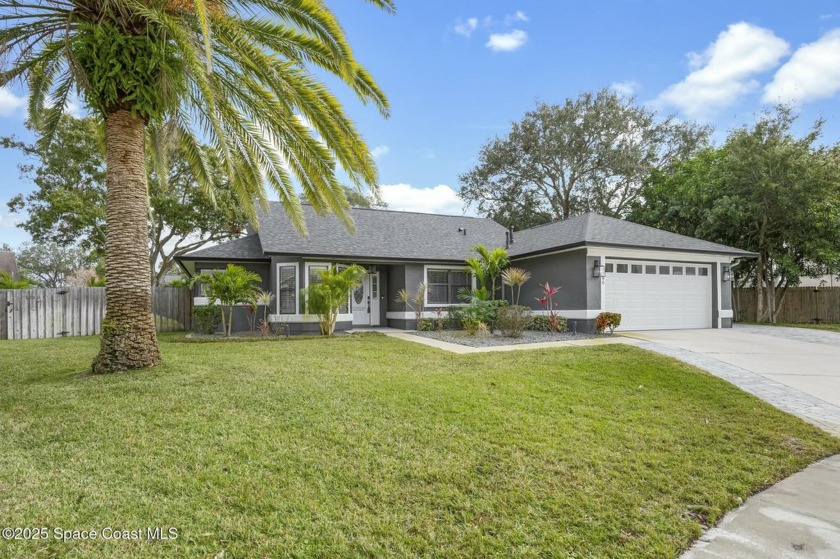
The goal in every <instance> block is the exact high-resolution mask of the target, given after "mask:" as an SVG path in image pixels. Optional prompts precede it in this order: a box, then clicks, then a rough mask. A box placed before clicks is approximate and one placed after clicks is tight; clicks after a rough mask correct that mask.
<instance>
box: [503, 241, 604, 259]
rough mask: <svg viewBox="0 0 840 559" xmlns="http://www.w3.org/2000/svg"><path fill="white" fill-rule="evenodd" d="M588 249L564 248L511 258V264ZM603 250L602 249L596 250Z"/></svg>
mask: <svg viewBox="0 0 840 559" xmlns="http://www.w3.org/2000/svg"><path fill="white" fill-rule="evenodd" d="M511 246H513V245H511ZM586 249H587V248H586V247H573V248H564V249H560V250H552V251H551V252H541V253H539V254H529V255H527V256H511V257H510V261H511V263H514V262H519V261H520V260H528V259H529V258H542V257H544V256H551V255H552V254H563V253H564V252H574V251H576V250H586ZM596 250H601V249H596Z"/></svg>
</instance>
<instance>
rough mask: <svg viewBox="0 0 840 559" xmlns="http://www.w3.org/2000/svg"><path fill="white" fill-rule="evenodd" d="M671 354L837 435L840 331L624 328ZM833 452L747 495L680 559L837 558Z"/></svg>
mask: <svg viewBox="0 0 840 559" xmlns="http://www.w3.org/2000/svg"><path fill="white" fill-rule="evenodd" d="M625 336H627V337H628V338H629V341H630V342H631V343H633V344H635V345H638V346H641V347H643V348H646V349H650V350H652V351H656V352H658V353H663V354H665V355H670V356H672V357H676V358H678V359H681V360H683V361H686V362H688V363H691V364H692V365H695V366H697V367H699V368H701V369H705V370H706V371H709V372H710V373H712V374H714V375H716V376H719V377H721V378H723V379H725V380H728V381H729V382H731V383H732V384H735V385H736V386H739V387H740V388H742V389H744V390H746V391H747V392H750V393H752V394H754V395H756V396H758V397H759V398H761V399H763V400H766V401H767V402H769V403H771V404H773V405H774V406H776V407H778V408H780V409H782V410H784V411H786V412H789V413H792V414H794V415H798V416H799V417H801V418H803V419H805V420H806V421H809V422H811V423H813V424H815V425H817V426H819V427H822V428H823V429H825V430H827V431H829V432H831V433H834V434H835V435H840V334H836V333H833V332H825V331H821V330H810V329H805V328H782V327H777V326H736V327H735V328H733V329H726V330H679V331H677V330H671V331H660V332H630V333H626V334H625ZM838 474H840V455H837V456H833V457H831V458H828V459H826V460H824V461H822V462H818V463H817V464H814V465H812V466H811V467H809V468H807V469H805V470H804V471H802V472H800V473H798V474H796V475H794V476H791V477H790V478H788V479H786V480H783V481H782V482H780V483H778V484H776V485H775V486H773V487H771V488H770V489H768V490H766V491H764V492H762V493H759V494H758V495H754V496H753V497H750V498H749V499H747V501H746V503H745V504H744V505H743V506H742V507H740V508H738V509H736V510H734V511H732V512H730V513H729V514H727V515H726V517H724V519H723V520H722V521H721V523H720V524H719V525H718V526H717V527H715V528H712V529H711V530H709V531H708V532H707V533H706V534H704V535H703V536H702V537H701V538H700V540H699V541H698V542H697V543H696V544H695V545H694V546H693V547H692V548H691V549H689V550H688V551H687V552H686V553H685V554H683V556H682V558H681V559H762V558H765V557H779V558H780V559H786V558H790V559H804V558H813V559H829V558H835V557H840V499H838V498H837V494H838V491H840V476H839V475H838Z"/></svg>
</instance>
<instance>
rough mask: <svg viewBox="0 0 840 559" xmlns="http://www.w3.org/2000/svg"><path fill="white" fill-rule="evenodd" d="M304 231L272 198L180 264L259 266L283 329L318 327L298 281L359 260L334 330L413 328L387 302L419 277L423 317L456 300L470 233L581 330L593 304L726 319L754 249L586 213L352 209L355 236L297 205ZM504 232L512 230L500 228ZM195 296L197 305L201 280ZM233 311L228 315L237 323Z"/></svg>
mask: <svg viewBox="0 0 840 559" xmlns="http://www.w3.org/2000/svg"><path fill="white" fill-rule="evenodd" d="M304 214H305V217H306V225H307V228H308V230H309V236H308V237H307V238H302V237H300V235H298V233H297V232H296V231H295V229H294V228H293V227H292V225H291V223H290V221H289V219H288V217H287V216H286V214H285V212H284V210H283V208H282V206H281V205H280V204H279V203H277V202H272V203H270V205H269V210H268V211H267V212H266V213H262V214H260V215H259V218H258V221H259V230H258V232H253V233H252V234H249V235H248V236H246V237H243V238H240V239H236V240H233V241H229V242H227V243H223V244H220V245H217V246H214V247H210V248H205V249H202V250H198V251H196V252H193V253H190V254H188V255H186V256H183V257H181V258H180V261H179V263H180V265H181V266H182V267H183V268H184V270H186V271H187V273H189V274H195V273H200V272H202V271H211V270H215V269H221V268H224V267H225V266H226V265H227V264H228V263H235V264H238V265H241V266H244V267H245V268H247V269H249V270H252V271H254V272H256V273H257V274H259V276H260V277H261V278H262V288H263V289H265V290H270V291H272V292H273V293H274V294H275V295H276V301H275V303H274V305H273V307H272V309H271V318H272V320H274V321H282V322H286V323H288V324H289V327H290V330H291V331H292V332H302V331H317V322H316V317H315V316H313V315H310V314H307V312H306V302H305V301H304V300H303V299H302V297H301V295H300V291H301V289H303V288H305V287H307V286H308V285H309V282H310V281H311V280H312V279H314V278H317V277H318V276H317V270H319V269H323V268H325V267H327V266H329V265H330V264H360V265H362V266H364V267H365V268H366V269H367V271H368V274H367V275H366V276H365V278H364V280H363V285H362V287H361V288H359V289H357V290H356V291H355V292H354V293H353V294H352V295H351V297H350V300H349V301H348V305H347V307H346V308H345V309H343V310H342V313H341V314H340V316H339V321H338V324H337V325H336V329H337V330H347V329H350V328H360V327H367V326H390V327H394V328H402V329H413V328H414V326H415V325H414V313H413V312H411V310H410V309H407V308H404V306H403V305H401V304H399V303H397V302H396V301H395V297H396V294H397V292H398V291H399V290H400V289H403V288H405V289H408V290H415V289H416V288H417V286H418V284H420V283H426V284H428V286H429V287H428V291H427V293H426V304H425V308H424V313H425V316H428V317H433V316H435V310H436V309H441V308H442V309H447V308H449V307H452V306H455V305H458V304H460V301H458V299H457V296H456V293H457V291H458V289H459V288H460V287H463V286H468V285H470V284H471V278H470V277H469V276H468V275H467V274H466V273H465V271H464V259H465V258H467V257H469V256H472V253H471V249H472V247H473V246H475V245H476V244H478V243H480V244H483V245H485V246H487V247H489V248H494V247H499V246H501V247H504V246H507V248H508V253H509V255H510V258H511V265H513V266H517V267H521V268H525V269H526V270H528V271H529V272H531V281H530V282H529V283H527V284H526V285H525V286H524V287H523V289H522V294H521V299H520V303H521V304H525V305H529V306H532V307H533V308H534V309H535V313H539V312H542V311H541V308H540V306H539V304H538V303H537V301H536V297H537V296H538V295H540V288H539V284H540V283H544V282H546V281H547V282H549V283H551V285H559V286H560V287H561V289H560V293H559V294H558V295H557V296H555V299H554V300H555V306H556V308H557V310H558V312H559V314H561V315H562V316H565V317H566V318H567V319H568V320H569V323H570V327H576V328H577V330H578V331H590V330H592V328H593V323H594V319H595V317H596V316H597V315H598V314H599V313H601V312H603V311H612V312H620V313H621V314H622V315H623V319H622V325H621V330H645V329H664V328H728V327H731V326H732V310H731V309H732V306H731V297H730V293H731V289H730V283H729V276H730V268H731V265H732V262H733V261H734V260H735V259H737V258H748V257H753V256H754V255H753V253H750V252H746V251H743V250H740V249H737V248H732V247H728V246H724V245H719V244H715V243H710V242H707V241H703V240H699V239H694V238H691V237H686V236H683V235H677V234H674V233H670V232H666V231H662V230H659V229H654V228H651V227H645V226H643V225H638V224H635V223H631V222H628V221H623V220H619V219H614V218H611V217H606V216H602V215H599V214H594V213H588V214H585V215H580V216H577V217H572V218H570V219H566V220H563V221H557V222H554V223H549V224H547V225H542V226H539V227H534V228H532V229H526V230H523V231H516V232H512V233H511V232H509V231H508V229H507V228H506V227H504V226H502V225H500V224H498V223H496V222H495V221H493V220H490V219H485V218H476V217H464V216H449V215H433V214H422V213H411V212H399V211H389V210H372V209H364V208H353V209H352V210H350V214H351V216H352V217H353V220H354V222H355V224H356V233H355V235H351V234H349V233H348V232H347V231H346V230H345V228H344V226H343V225H342V224H341V223H340V222H339V221H338V220H337V219H336V218H335V217H334V216H318V215H317V214H316V213H315V212H314V210H313V209H312V207H311V206H308V205H304ZM508 235H509V236H510V237H512V239H511V238H510V237H508ZM195 295H196V297H195V304H196V305H202V304H207V301H206V299H205V298H203V297H202V293H201V292H200V291H198V290H197V291H196V293H195ZM246 325H247V320H246V317H245V314H244V310H242V311H240V312H239V313H238V314H237V316H236V317H235V318H234V328H235V329H239V330H242V329H245V328H246Z"/></svg>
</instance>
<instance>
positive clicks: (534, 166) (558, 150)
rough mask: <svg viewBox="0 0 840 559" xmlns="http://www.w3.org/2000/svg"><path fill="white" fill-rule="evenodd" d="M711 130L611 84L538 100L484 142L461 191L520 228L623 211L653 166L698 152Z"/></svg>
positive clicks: (485, 210) (468, 200) (470, 200)
mask: <svg viewBox="0 0 840 559" xmlns="http://www.w3.org/2000/svg"><path fill="white" fill-rule="evenodd" d="M708 135H709V129H708V128H706V127H702V126H698V125H695V124H692V123H684V122H678V121H677V120H675V119H673V118H665V119H660V118H658V116H657V114H656V113H654V112H653V111H650V110H648V109H645V108H643V107H639V106H637V105H635V104H634V100H633V99H628V98H626V97H622V96H621V95H618V94H617V93H615V92H612V91H610V90H606V89H604V90H601V91H598V92H595V93H592V92H587V93H582V94H580V95H579V96H578V97H577V98H576V99H571V98H569V99H566V101H565V102H564V103H563V104H561V105H554V104H549V103H544V102H539V103H537V106H536V108H535V109H534V110H532V111H529V112H528V113H526V114H525V117H524V118H523V119H522V120H521V121H519V122H514V123H513V125H512V127H511V130H510V132H509V133H508V134H507V136H505V137H502V138H498V137H497V138H494V139H493V140H491V141H490V142H488V143H487V144H486V145H484V146H483V147H482V148H481V151H480V153H479V156H478V164H477V165H476V166H475V167H474V168H473V169H472V170H470V171H468V172H467V173H464V174H462V175H461V176H460V177H459V180H460V192H459V195H460V197H461V198H462V199H463V200H464V201H465V202H466V203H474V204H476V206H477V209H478V212H479V213H480V214H482V215H485V216H487V217H490V218H493V219H495V220H496V221H499V222H500V223H503V224H505V225H512V226H514V227H516V228H518V229H523V228H527V227H531V226H534V225H538V224H541V223H546V222H549V221H553V220H556V219H565V218H567V217H570V216H573V215H576V214H579V213H584V212H587V211H596V212H599V213H602V214H605V215H612V216H616V217H623V216H624V215H626V214H627V212H628V211H629V209H630V206H631V204H632V203H633V202H634V201H635V200H636V199H637V197H638V192H639V189H640V188H641V186H642V184H643V182H644V179H645V178H646V177H647V176H648V175H649V174H650V173H651V171H653V170H655V169H664V168H666V167H667V166H668V165H669V164H670V163H671V162H672V161H675V160H677V159H681V158H685V157H688V156H690V155H693V154H694V153H696V151H697V150H698V149H699V148H701V147H703V146H705V145H706V143H707V139H708Z"/></svg>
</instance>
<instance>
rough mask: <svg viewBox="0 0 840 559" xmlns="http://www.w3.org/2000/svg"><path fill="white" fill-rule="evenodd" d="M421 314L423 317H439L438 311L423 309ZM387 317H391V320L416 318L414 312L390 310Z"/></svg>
mask: <svg viewBox="0 0 840 559" xmlns="http://www.w3.org/2000/svg"><path fill="white" fill-rule="evenodd" d="M421 316H422V317H423V318H437V313H435V312H433V311H423V312H422V313H421ZM385 318H390V319H391V320H414V312H412V311H405V312H404V311H388V312H386V313H385Z"/></svg>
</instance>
